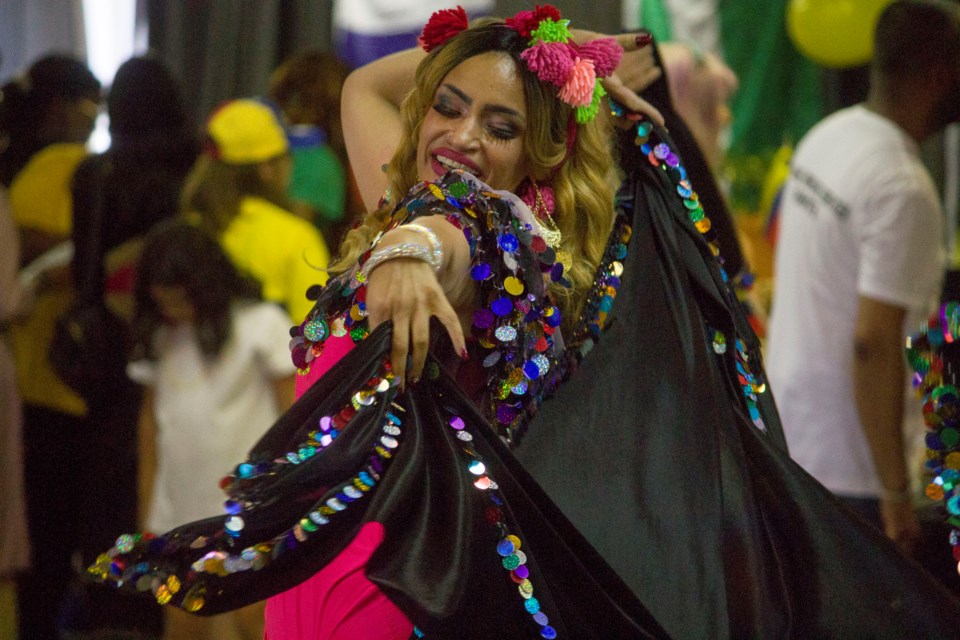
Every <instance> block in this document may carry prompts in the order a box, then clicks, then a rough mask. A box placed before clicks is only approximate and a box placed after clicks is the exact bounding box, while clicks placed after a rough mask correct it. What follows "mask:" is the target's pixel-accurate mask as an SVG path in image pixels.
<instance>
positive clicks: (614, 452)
mask: <svg viewBox="0 0 960 640" xmlns="http://www.w3.org/2000/svg"><path fill="white" fill-rule="evenodd" d="M622 148H623V149H624V153H626V154H632V157H628V158H625V162H624V165H625V166H631V167H634V169H633V173H632V175H631V176H630V177H629V178H628V184H629V185H630V187H629V190H628V192H627V193H625V194H623V195H624V196H625V199H626V200H627V202H628V203H629V204H630V205H632V208H633V236H632V239H631V244H630V248H629V254H628V257H627V259H626V260H625V262H624V275H623V280H622V284H621V286H620V288H619V289H618V295H617V298H616V303H615V305H614V309H613V311H612V313H611V314H610V316H609V318H608V321H607V328H606V330H605V332H604V334H603V335H602V337H601V338H600V340H599V343H598V344H597V346H596V347H595V348H594V349H593V350H592V351H591V352H590V353H589V355H588V356H587V357H586V358H585V359H584V361H583V362H582V363H581V365H580V367H579V369H578V370H577V371H576V372H575V374H574V375H573V376H572V377H571V379H570V380H568V381H567V382H566V383H565V385H564V386H563V387H562V390H561V392H559V393H558V394H557V395H556V397H555V398H553V399H552V400H549V401H548V402H546V403H545V404H544V406H543V407H542V408H541V411H540V413H539V414H538V416H537V417H536V418H535V419H534V420H533V421H532V422H531V424H530V427H529V429H528V432H527V437H526V438H525V440H524V441H523V442H522V443H521V445H520V447H519V449H518V450H517V452H516V454H517V457H518V458H519V460H520V462H521V463H522V464H523V465H524V467H525V468H526V469H527V470H528V471H529V472H530V473H531V474H532V475H533V477H534V479H535V480H536V481H537V482H538V483H539V484H540V486H542V487H543V489H544V490H545V491H546V492H547V494H548V495H549V496H550V497H551V498H552V499H553V500H554V501H555V502H556V504H557V506H558V507H559V508H560V509H561V510H562V511H563V513H564V514H566V515H567V516H568V517H569V518H570V520H571V521H572V522H573V524H574V525H575V526H576V527H577V529H578V530H579V531H580V532H581V533H582V534H583V535H584V536H585V537H586V538H587V540H588V541H589V542H590V543H591V544H592V545H593V546H594V547H595V548H596V549H597V550H598V551H599V552H600V554H601V555H602V556H603V557H604V558H605V559H606V560H607V561H608V562H609V563H610V565H611V566H612V567H613V568H614V570H616V572H617V573H618V574H619V575H620V577H621V578H622V579H623V580H624V581H625V582H626V583H627V585H628V586H629V587H630V589H631V590H632V591H633V592H634V593H635V594H636V595H637V597H638V598H639V599H640V600H641V601H642V602H643V603H644V604H645V605H646V606H647V607H648V609H649V610H650V612H651V613H652V614H653V616H654V617H655V618H656V619H657V620H658V621H659V622H660V623H661V624H662V625H663V626H664V628H665V629H666V631H667V632H668V633H669V634H670V635H671V636H672V637H674V638H953V637H957V633H958V631H957V630H958V629H960V603H958V602H957V601H956V600H955V599H954V598H953V597H952V596H951V595H950V594H949V593H947V592H946V591H945V590H944V589H943V588H942V587H941V586H940V585H939V583H937V582H936V581H935V580H934V579H932V578H931V576H929V575H928V574H927V573H926V572H924V571H923V570H922V569H921V568H920V567H919V566H918V565H917V564H915V563H914V562H913V561H912V560H910V559H908V558H906V557H904V556H903V555H902V554H900V553H899V552H898V551H897V549H896V548H895V547H894V546H893V545H892V544H891V543H890V542H889V541H887V540H886V539H885V538H884V537H883V536H882V535H881V534H880V533H879V532H877V531H876V530H874V529H872V528H871V527H870V526H869V525H867V524H865V523H863V522H862V521H860V520H859V519H858V518H857V517H855V516H854V515H852V514H851V513H849V512H848V511H847V510H846V508H845V507H844V506H843V505H842V504H841V503H840V502H839V501H838V500H837V499H836V498H834V497H833V496H832V495H831V494H830V493H829V492H827V491H826V490H825V489H824V488H823V487H822V486H821V485H820V484H819V483H817V482H816V481H815V480H813V479H812V478H811V477H810V476H809V475H807V474H806V473H805V472H804V471H803V470H802V469H801V468H800V467H799V466H797V465H796V464H795V463H794V462H793V461H792V460H791V459H790V458H789V456H788V454H787V451H786V446H785V444H784V440H783V435H782V431H781V428H780V424H779V420H778V418H777V414H776V409H775V407H774V406H773V402H772V397H771V393H769V391H768V392H767V393H764V394H762V395H761V396H760V409H761V413H762V415H763V420H764V422H765V424H766V429H767V432H766V433H763V432H761V431H760V430H759V429H758V428H757V427H756V426H755V425H754V424H753V423H752V422H751V421H750V419H749V417H748V416H747V413H746V405H745V404H744V401H743V398H742V396H741V391H740V390H739V389H738V388H737V386H736V382H735V381H736V370H735V366H736V365H735V361H734V349H733V337H732V336H734V335H735V336H737V337H738V338H740V339H742V340H743V341H744V343H745V347H746V351H747V352H748V354H749V355H750V362H751V366H752V368H754V370H760V353H759V346H758V344H757V340H756V337H755V336H754V334H753V333H752V331H751V330H750V328H749V326H748V324H747V323H746V321H745V319H744V318H743V317H742V312H741V310H740V308H739V305H737V304H735V302H734V301H733V298H732V297H731V296H730V295H729V294H728V293H727V289H726V287H725V286H724V284H723V278H722V275H721V273H720V270H719V268H718V266H717V263H716V261H715V260H714V259H713V258H712V256H711V255H710V250H709V248H708V246H707V243H706V242H705V241H704V239H703V238H702V237H701V234H700V233H699V232H698V231H697V229H696V228H695V227H694V226H693V224H692V223H691V221H690V219H689V214H688V212H687V211H686V210H685V208H684V206H683V204H682V202H681V200H680V199H679V198H677V197H676V195H675V194H674V192H673V185H672V183H671V182H670V181H669V179H667V177H666V176H665V174H663V172H662V171H660V170H659V169H654V168H652V167H651V166H650V165H649V164H648V163H647V162H646V161H645V159H644V158H643V156H642V155H641V154H640V152H639V148H638V147H635V146H634V145H632V143H630V142H627V141H624V144H623V145H622ZM707 215H708V216H709V215H710V212H709V211H707ZM707 326H710V327H712V328H713V329H718V330H720V331H722V332H723V333H724V334H725V335H726V336H727V343H728V345H730V346H729V348H728V349H727V352H726V353H725V354H723V355H722V356H720V355H717V354H716V353H714V350H713V349H712V347H711V344H710V342H709V340H708V338H707V335H708V334H707V332H706V327H707ZM814 347H815V345H811V356H812V357H815V355H816V354H815V348H814Z"/></svg>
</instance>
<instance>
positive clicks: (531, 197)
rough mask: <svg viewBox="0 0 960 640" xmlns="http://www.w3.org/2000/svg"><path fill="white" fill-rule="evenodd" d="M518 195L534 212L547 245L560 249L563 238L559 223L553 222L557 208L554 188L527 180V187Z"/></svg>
mask: <svg viewBox="0 0 960 640" xmlns="http://www.w3.org/2000/svg"><path fill="white" fill-rule="evenodd" d="M518 195H519V196H520V199H521V200H523V202H524V203H525V204H526V205H527V206H528V207H530V210H531V211H532V212H533V216H534V218H536V220H537V223H538V224H537V227H538V233H539V234H540V237H542V238H543V240H544V242H546V243H547V246H549V247H551V248H553V249H556V248H558V247H559V246H560V242H561V240H562V239H563V236H562V235H561V233H560V229H559V228H558V227H557V223H556V222H554V220H553V212H554V209H556V206H557V204H556V200H555V199H554V194H553V188H551V187H550V186H549V185H542V186H541V185H540V183H539V182H537V181H536V180H535V179H533V178H527V183H526V185H525V186H524V187H523V188H522V189H520V193H519V194H518Z"/></svg>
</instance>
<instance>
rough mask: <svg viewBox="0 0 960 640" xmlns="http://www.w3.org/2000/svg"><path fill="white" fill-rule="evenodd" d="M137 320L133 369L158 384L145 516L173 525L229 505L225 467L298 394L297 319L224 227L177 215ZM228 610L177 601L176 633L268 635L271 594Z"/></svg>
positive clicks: (144, 478) (141, 287) (148, 257)
mask: <svg viewBox="0 0 960 640" xmlns="http://www.w3.org/2000/svg"><path fill="white" fill-rule="evenodd" d="M134 326H135V327H136V340H135V354H136V356H137V358H138V359H136V360H135V361H133V362H132V363H131V364H130V367H129V369H128V370H129V373H130V375H131V377H132V378H133V379H135V380H137V381H139V382H141V383H143V384H145V385H146V387H147V394H146V400H145V402H144V405H143V411H142V414H141V421H140V427H141V428H140V447H139V449H140V452H141V468H140V488H141V491H140V493H141V496H142V498H143V500H144V509H143V514H144V517H143V519H142V524H144V525H145V526H146V527H147V528H148V529H149V530H151V531H166V530H168V529H171V528H172V527H174V526H176V525H177V524H179V523H181V522H185V521H188V520H195V519H198V518H204V517H208V516H212V515H216V514H217V513H219V512H220V511H221V509H222V504H223V494H222V492H221V491H220V489H219V481H220V479H221V478H222V477H223V475H224V474H225V473H228V472H229V470H230V468H231V466H232V464H233V463H234V461H235V460H237V459H239V458H242V457H243V455H244V453H245V452H246V451H247V450H248V449H249V448H250V447H251V446H253V444H254V443H255V442H256V440H257V438H258V436H259V435H260V434H261V433H262V432H263V431H264V430H265V429H266V428H267V427H269V426H270V424H272V423H273V421H274V420H276V418H277V416H278V415H280V411H281V409H282V408H284V407H286V406H288V405H289V404H290V403H291V402H292V400H293V385H294V373H295V370H294V367H293V364H292V363H291V362H290V358H289V351H288V349H287V343H288V342H289V337H290V336H289V333H288V328H289V320H288V319H287V316H286V314H285V313H284V312H283V310H282V309H281V308H280V307H279V306H277V305H276V304H273V303H267V302H262V301H261V300H260V287H259V285H258V284H257V283H256V282H255V281H253V280H251V279H249V278H247V277H245V276H242V275H241V274H240V273H239V272H238V271H237V268H236V267H235V266H233V263H232V262H231V261H230V259H229V258H228V257H227V256H226V255H225V254H224V252H223V250H222V249H221V247H220V246H219V244H218V243H217V241H216V240H215V239H213V238H212V237H210V236H209V235H208V234H206V233H204V232H203V231H201V230H200V229H198V228H197V227H194V226H191V225H188V224H184V223H176V224H172V225H171V224H164V225H161V226H160V227H158V228H156V229H155V230H154V231H153V232H152V233H151V234H150V235H149V236H148V237H147V240H146V242H145V243H144V247H143V253H142V259H141V262H140V268H139V270H138V272H137V284H136V316H135V323H134ZM221 618H222V621H215V620H211V619H204V618H196V617H194V616H188V615H186V614H184V613H182V612H179V611H176V610H173V609H168V610H167V616H166V629H165V635H164V638H167V639H168V640H173V639H178V640H204V639H209V640H219V638H222V637H226V636H225V635H218V634H217V632H216V628H217V627H216V626H212V625H215V624H225V625H227V626H230V627H232V628H233V629H232V631H231V634H232V633H239V637H241V638H249V639H250V640H260V638H262V637H263V630H262V626H263V625H262V622H263V607H262V606H259V607H257V606H253V607H250V608H248V609H245V610H241V611H238V612H234V613H233V614H227V615H225V616H221ZM223 633H224V634H226V633H227V632H226V631H224V632H223ZM229 637H234V636H233V635H229Z"/></svg>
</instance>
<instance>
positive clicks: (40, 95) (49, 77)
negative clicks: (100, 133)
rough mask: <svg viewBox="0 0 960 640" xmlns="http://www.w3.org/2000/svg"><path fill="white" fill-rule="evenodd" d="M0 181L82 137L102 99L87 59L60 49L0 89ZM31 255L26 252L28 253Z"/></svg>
mask: <svg viewBox="0 0 960 640" xmlns="http://www.w3.org/2000/svg"><path fill="white" fill-rule="evenodd" d="M2 92H3V100H2V101H0V184H3V185H4V186H7V187H9V186H10V184H11V183H12V182H13V179H14V177H15V176H16V175H17V174H18V173H19V172H20V170H21V169H23V167H24V166H25V165H26V164H27V162H28V161H29V160H30V158H32V157H33V156H34V154H36V153H37V152H38V151H40V150H41V149H43V148H44V147H46V146H47V145H50V144H54V143H58V142H79V143H83V142H86V140H87V138H88V137H89V136H90V134H91V133H92V132H93V125H94V121H95V120H96V117H97V111H98V105H99V103H100V82H99V81H98V80H97V79H96V77H94V75H93V73H91V71H90V70H89V69H88V68H87V66H86V65H85V64H83V63H82V62H80V61H79V60H77V59H75V58H73V57H70V56H67V55H60V54H53V55H49V56H46V57H44V58H40V59H39V60H37V61H36V62H34V63H33V64H32V65H30V68H29V69H28V70H27V72H26V73H25V74H24V75H23V76H21V77H19V78H16V79H14V80H12V81H10V82H8V83H6V84H5V85H3V88H2ZM28 257H29V256H28Z"/></svg>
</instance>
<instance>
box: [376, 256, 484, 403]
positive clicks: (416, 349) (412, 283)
mask: <svg viewBox="0 0 960 640" xmlns="http://www.w3.org/2000/svg"><path fill="white" fill-rule="evenodd" d="M433 316H436V317H437V319H438V320H439V321H440V322H441V323H442V324H443V326H444V327H446V329H447V333H448V334H449V335H450V340H451V342H453V346H454V348H455V349H456V350H457V353H460V354H463V353H466V342H465V340H464V337H463V329H462V328H461V327H460V318H459V316H458V315H457V312H456V311H454V309H453V306H452V305H451V304H450V302H449V301H448V300H447V296H446V294H445V293H444V292H443V288H442V287H441V286H440V282H439V281H438V280H437V276H436V275H434V272H433V268H432V267H431V266H430V265H429V264H427V263H426V262H422V261H420V260H415V259H411V258H398V259H395V260H389V261H387V262H384V263H382V264H380V265H379V266H378V267H377V268H376V269H374V270H373V272H371V273H370V275H369V276H368V278H367V320H368V322H369V324H370V330H371V331H373V329H375V328H376V327H377V326H379V325H380V324H381V323H383V322H386V321H388V320H392V321H393V345H392V348H391V351H390V363H391V365H392V366H393V372H394V374H395V375H396V376H397V377H398V378H399V379H400V380H401V381H405V380H407V379H409V380H410V382H412V383H416V382H417V381H418V380H419V379H420V376H421V375H422V373H423V365H424V362H425V361H426V359H427V350H428V349H429V347H430V318H431V317H433ZM408 355H409V356H410V368H409V370H408V369H407V356H408ZM401 385H403V382H401Z"/></svg>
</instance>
